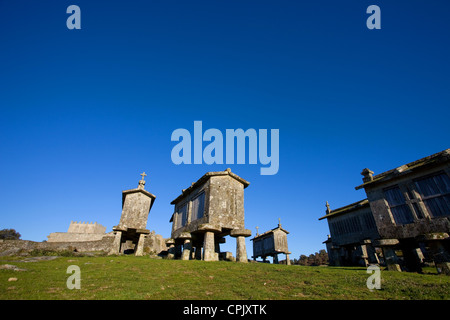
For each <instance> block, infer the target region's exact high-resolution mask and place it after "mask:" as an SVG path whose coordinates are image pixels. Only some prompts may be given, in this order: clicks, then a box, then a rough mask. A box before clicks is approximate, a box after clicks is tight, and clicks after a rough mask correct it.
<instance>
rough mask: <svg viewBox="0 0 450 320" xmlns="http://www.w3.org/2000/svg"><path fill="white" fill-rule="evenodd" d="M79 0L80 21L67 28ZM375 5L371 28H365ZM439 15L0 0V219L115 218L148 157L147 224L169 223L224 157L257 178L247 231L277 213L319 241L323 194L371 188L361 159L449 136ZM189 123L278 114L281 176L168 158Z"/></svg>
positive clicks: (23, 229) (26, 222) (353, 8)
mask: <svg viewBox="0 0 450 320" xmlns="http://www.w3.org/2000/svg"><path fill="white" fill-rule="evenodd" d="M71 4H76V5H78V6H79V7H80V8H81V27H82V29H81V30H68V29H67V27H66V19H67V18H68V17H69V14H67V13H66V9H67V7H68V6H69V5H71ZM371 4H376V5H378V6H379V7H380V8H381V27H382V28H381V30H369V29H368V28H367V27H366V19H367V18H368V16H369V15H368V14H366V9H367V7H368V6H369V5H371ZM449 12H450V2H449V1H445V0H441V1H437V0H434V1H425V0H421V1H417V0H409V1H382V0H373V1H372V0H371V1H365V0H351V1H350V0H344V1H274V0H271V1H265V0H263V1H261V0H259V1H254V0H246V1H242V0H239V1H237V0H227V1H211V0H207V1H206V0H205V1H196V0H195V1H184V0H183V1H181V0H180V1H179V0H171V1H153V0H152V1H82V0H74V1H64V0H58V1H19V0H14V1H12V0H0V46H1V50H0V61H1V68H0V152H1V157H0V200H1V207H0V228H1V229H3V228H15V229H16V230H17V231H19V232H20V233H21V234H22V239H28V240H35V241H42V240H45V239H46V236H47V235H48V234H50V233H51V232H57V231H59V232H64V231H67V228H68V226H69V223H70V221H71V220H74V221H92V222H95V221H97V222H99V223H101V224H103V225H105V226H106V227H107V230H108V231H109V230H111V228H112V227H113V226H114V225H116V224H117V223H118V222H119V219H120V214H121V199H122V197H121V192H122V190H126V189H131V188H135V187H137V183H138V180H139V179H140V176H139V174H140V173H141V172H142V171H145V172H147V173H148V176H147V184H146V189H147V190H149V191H150V192H152V193H153V194H155V195H156V196H157V199H156V202H155V204H154V206H153V208H152V211H151V212H150V216H149V221H148V228H149V229H150V230H155V231H156V232H157V233H159V234H161V235H163V236H164V237H169V236H170V230H171V225H170V223H169V219H170V216H171V214H172V212H173V206H172V205H170V202H171V201H172V200H173V199H175V198H176V197H177V196H178V195H179V194H180V192H181V190H182V189H184V188H187V187H188V186H189V185H190V184H191V182H194V181H196V180H197V179H198V178H200V177H201V176H202V175H203V174H204V173H206V172H208V171H218V170H224V169H226V168H227V167H230V168H231V169H232V171H233V172H235V173H236V174H238V175H240V176H241V177H243V178H244V179H246V180H248V181H250V183H251V184H250V186H249V187H248V188H247V189H246V190H245V214H246V221H245V222H246V227H247V228H248V229H251V230H252V231H253V232H255V227H256V226H259V227H260V229H259V230H260V232H262V231H265V230H268V229H271V228H273V227H275V226H276V225H277V223H278V218H281V222H282V225H283V227H284V228H286V229H287V230H288V231H290V234H289V235H288V241H289V248H290V250H291V251H292V255H291V258H298V257H299V255H300V254H310V253H314V252H315V251H319V250H320V249H324V248H325V246H324V245H323V244H322V242H323V241H324V240H326V238H327V234H329V230H328V225H327V223H326V221H318V218H319V217H321V216H323V215H324V213H325V201H326V200H328V201H329V203H330V205H331V208H337V207H340V206H344V205H346V204H349V203H351V202H354V201H357V200H360V199H363V198H365V193H364V191H363V190H359V191H355V190H354V187H355V186H357V185H359V184H360V183H361V182H362V180H361V178H362V176H361V175H360V172H361V170H362V169H363V168H365V167H368V168H370V169H371V170H373V171H374V172H375V174H377V173H380V172H383V171H386V170H389V169H392V168H395V167H397V166H399V165H402V164H404V163H407V162H410V161H414V160H416V159H419V158H421V157H424V156H427V155H429V154H432V153H435V152H439V151H441V150H443V149H446V148H449V147H450V146H449V137H450V129H449V126H448V119H449V116H450V111H449V102H450V90H449V89H450V63H449V57H450V45H449V39H450V28H449V17H448V15H449ZM194 120H201V121H203V127H204V129H208V128H217V129H219V130H221V131H222V132H225V129H237V128H242V129H244V130H245V129H248V128H255V129H279V130H280V170H279V172H278V174H276V175H273V176H262V175H260V174H259V169H260V165H259V164H258V165H249V164H245V165H226V164H225V165H210V166H209V165H205V164H203V165H194V164H192V165H179V166H176V165H174V164H173V163H172V161H171V158H170V153H171V149H172V148H173V146H174V145H175V143H174V142H172V141H170V137H171V133H172V132H173V130H175V129H177V128H186V129H188V130H190V131H191V132H193V131H192V130H193V122H194ZM247 240H249V239H247ZM227 241H228V243H227V244H226V245H224V246H223V247H224V248H223V249H224V250H229V251H232V252H233V253H234V252H235V242H234V239H231V238H230V239H228V240H227ZM247 245H248V255H249V257H250V256H251V254H252V249H251V242H250V241H247ZM280 258H281V257H280Z"/></svg>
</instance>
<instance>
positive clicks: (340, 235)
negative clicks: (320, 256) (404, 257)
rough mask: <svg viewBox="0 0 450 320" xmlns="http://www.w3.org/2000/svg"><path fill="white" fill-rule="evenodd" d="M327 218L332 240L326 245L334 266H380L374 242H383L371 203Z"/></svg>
mask: <svg viewBox="0 0 450 320" xmlns="http://www.w3.org/2000/svg"><path fill="white" fill-rule="evenodd" d="M326 207H327V210H326V215H325V216H323V217H321V218H320V219H319V220H322V219H327V220H328V226H329V228H330V234H331V237H330V238H329V239H328V240H326V241H325V244H326V246H327V251H328V260H329V264H330V265H334V266H340V265H361V266H365V267H367V266H368V265H369V264H371V263H379V260H378V256H377V255H376V251H375V247H373V242H374V240H375V239H379V237H380V235H379V233H378V229H377V226H376V224H375V220H374V218H373V215H372V211H371V210H370V205H369V200H367V199H364V200H361V201H358V202H355V203H352V204H349V205H347V206H345V207H342V208H337V209H334V210H330V206H329V204H328V202H327V204H326Z"/></svg>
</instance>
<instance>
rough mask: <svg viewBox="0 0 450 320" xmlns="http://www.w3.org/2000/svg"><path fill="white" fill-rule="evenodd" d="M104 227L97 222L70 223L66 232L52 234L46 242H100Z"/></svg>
mask: <svg viewBox="0 0 450 320" xmlns="http://www.w3.org/2000/svg"><path fill="white" fill-rule="evenodd" d="M105 231H106V227H104V226H102V225H101V224H98V223H97V222H95V223H92V222H90V223H89V222H88V223H86V222H76V221H75V222H74V221H71V222H70V226H69V229H68V230H67V232H53V233H50V235H48V236H47V238H48V242H79V241H96V240H101V239H102V238H103V236H104V235H105Z"/></svg>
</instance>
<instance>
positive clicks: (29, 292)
mask: <svg viewBox="0 0 450 320" xmlns="http://www.w3.org/2000/svg"><path fill="white" fill-rule="evenodd" d="M23 260H24V258H19V257H16V258H12V257H1V258H0V266H1V265H4V264H10V265H14V266H17V267H18V268H21V269H26V271H15V270H7V269H0V299H2V300H5V299H77V300H81V299H132V300H140V299H151V300H159V299H164V300H166V299H177V300H183V299H193V300H197V299H202V300H203V299H223V300H229V299H233V300H264V299H275V300H279V299H283V300H292V299H383V300H384V299H402V300H403V299H420V300H422V299H433V300H448V299H450V277H448V276H444V275H437V274H434V273H432V272H434V270H432V269H430V270H429V273H425V274H417V273H406V272H403V273H399V272H392V271H384V270H382V271H381V289H380V290H372V291H371V290H369V289H368V288H367V286H366V281H367V278H368V277H369V276H370V274H368V273H366V269H365V268H357V267H307V266H285V265H273V264H263V263H247V264H242V263H234V262H204V261H180V260H163V259H151V258H149V257H134V256H108V257H58V258H56V259H54V260H48V261H36V262H23ZM70 265H77V266H79V267H80V271H81V289H79V290H77V289H72V290H70V289H68V288H67V286H66V281H67V279H68V277H69V276H70V275H71V274H68V273H66V271H67V267H68V266H70ZM11 278H16V279H17V280H14V279H13V281H9V280H11Z"/></svg>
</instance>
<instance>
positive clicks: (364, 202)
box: [319, 199, 369, 220]
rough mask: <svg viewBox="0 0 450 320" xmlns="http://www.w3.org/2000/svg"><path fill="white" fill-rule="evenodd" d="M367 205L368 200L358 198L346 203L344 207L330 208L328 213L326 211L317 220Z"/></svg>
mask: <svg viewBox="0 0 450 320" xmlns="http://www.w3.org/2000/svg"><path fill="white" fill-rule="evenodd" d="M368 206H369V200H367V199H364V200H360V201H357V202H354V203H351V204H349V205H346V206H344V207H341V208H337V209H334V210H330V212H329V213H327V214H326V215H324V216H323V217H321V218H319V220H322V219H325V218H329V217H334V216H337V215H340V214H345V213H348V212H351V211H354V210H357V209H360V208H362V207H368Z"/></svg>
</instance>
